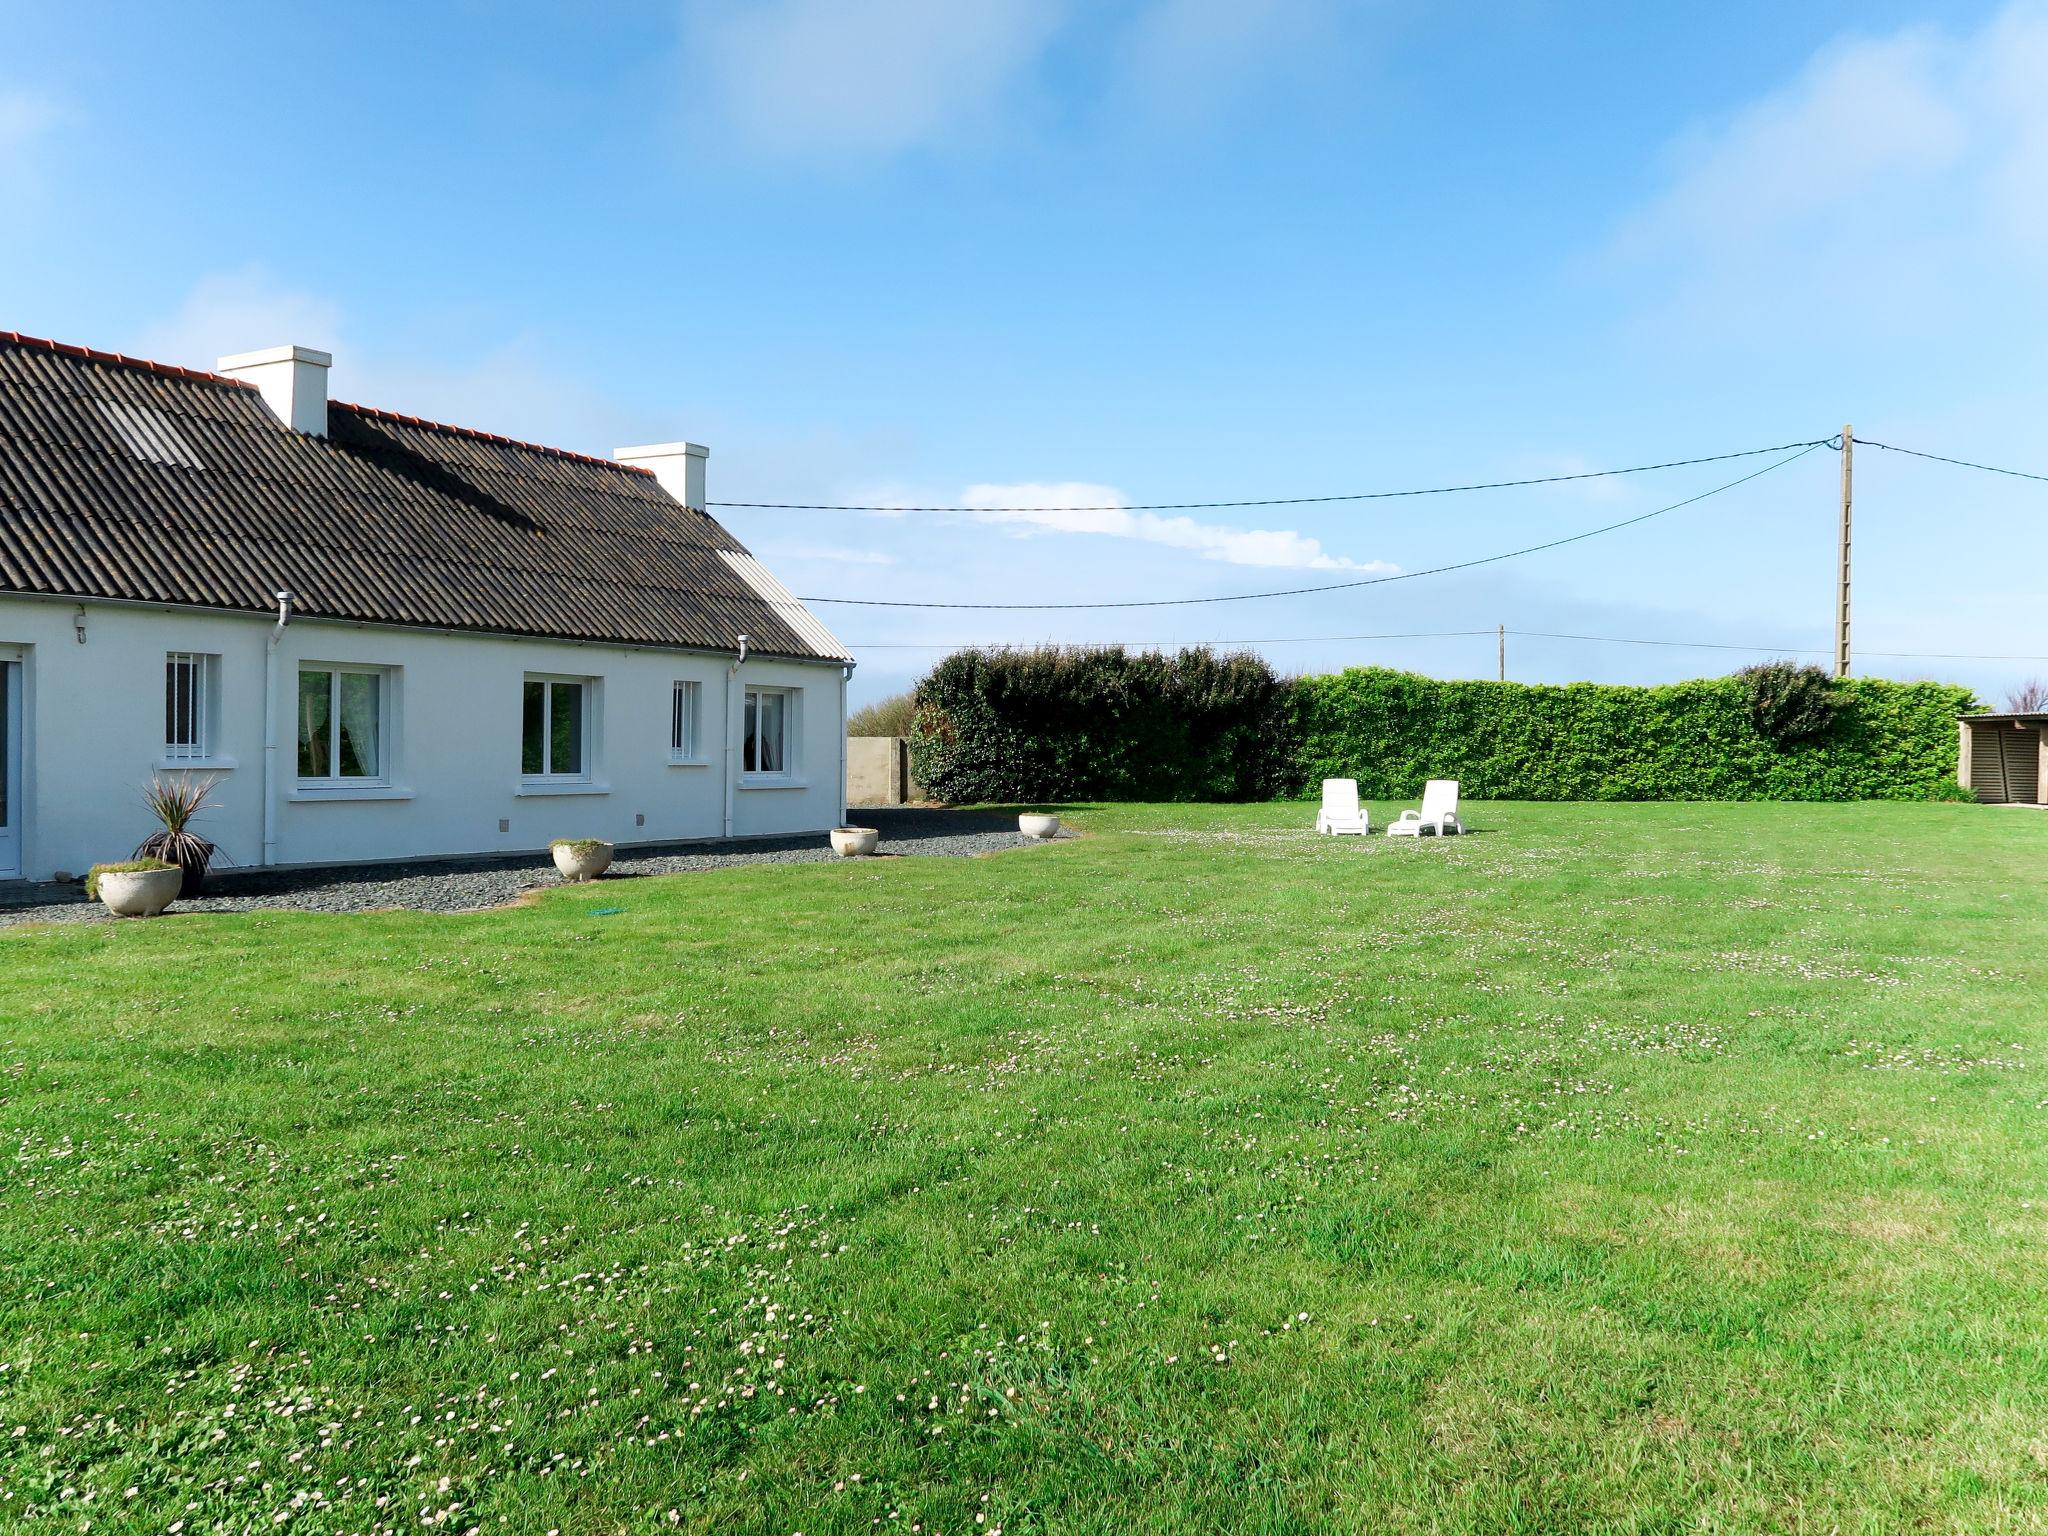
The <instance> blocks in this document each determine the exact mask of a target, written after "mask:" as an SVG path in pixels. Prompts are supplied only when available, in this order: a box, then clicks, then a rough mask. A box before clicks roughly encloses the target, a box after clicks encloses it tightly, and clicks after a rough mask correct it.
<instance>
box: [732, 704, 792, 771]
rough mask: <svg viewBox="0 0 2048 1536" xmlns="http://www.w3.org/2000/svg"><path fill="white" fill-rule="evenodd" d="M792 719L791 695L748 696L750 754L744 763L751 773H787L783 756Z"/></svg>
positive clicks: (748, 743) (747, 720) (746, 754)
mask: <svg viewBox="0 0 2048 1536" xmlns="http://www.w3.org/2000/svg"><path fill="white" fill-rule="evenodd" d="M788 716H789V695H788V694H785V693H756V692H754V691H753V690H752V689H749V690H748V692H747V714H746V752H745V755H744V756H743V758H742V759H741V762H742V765H743V766H744V767H745V769H746V771H747V772H749V773H784V772H787V771H788V765H787V762H786V759H785V757H784V753H783V745H784V740H785V737H786V735H787V724H788Z"/></svg>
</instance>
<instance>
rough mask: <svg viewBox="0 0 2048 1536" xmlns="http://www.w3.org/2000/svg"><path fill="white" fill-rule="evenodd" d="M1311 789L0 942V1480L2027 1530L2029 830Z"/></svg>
mask: <svg viewBox="0 0 2048 1536" xmlns="http://www.w3.org/2000/svg"><path fill="white" fill-rule="evenodd" d="M1385 809H1386V808H1381V807H1376V808H1375V812H1376V816H1382V815H1384V813H1385ZM1312 814H1313V810H1312V808H1311V807H1305V806H1298V805H1297V806H1252V807H1244V808H1209V807H1181V806H1170V807H1143V808H1140V807H1106V808H1088V809H1083V810H1081V811H1079V812H1078V813H1077V814H1075V815H1074V817H1073V820H1074V821H1075V822H1076V823H1078V824H1079V825H1080V826H1081V827H1082V828H1084V829H1085V830H1086V831H1087V832H1088V834H1089V835H1088V836H1087V837H1086V838H1085V839H1082V840H1079V841H1075V842H1070V843H1063V844H1060V845H1057V846H1054V847H1051V848H1047V849H1043V850H1037V851H1032V852H1021V853H1013V854H1005V855H1001V856H999V857H996V858H991V859H982V860H974V861H965V860H909V859H906V860H894V861H885V862H867V863H847V864H829V865H828V864H817V865H805V866H780V867H754V868H748V869H743V870H736V871H727V872H722V873H716V874H695V875H683V876H678V877H673V878H669V879H664V880H647V881H630V882H623V881H622V882H613V883H603V884H599V885H596V886H593V887H589V888H578V889H568V890H563V891H561V892H559V893H556V894H553V895H550V896H549V897H548V898H547V899H546V900H544V901H542V902H541V903H539V904H538V905H537V906H534V907H530V908H522V909H515V910H508V911H503V912H496V913H490V914H484V915H478V916H471V917H455V918H450V917H432V916H425V915H418V914H392V915H380V916H373V917H350V918H334V917H319V916H311V915H286V914H279V915H273V916H245V917H186V918H172V919H166V920H164V921H161V922H156V923H131V924H122V925H105V926H93V927H75V928H62V929H43V930H18V931H13V932H6V933H0V1042H4V1046H0V1062H4V1067H5V1078H4V1081H0V1126H4V1129H5V1134H6V1136H7V1139H8V1140H9V1142H10V1143H11V1144H13V1146H14V1147H15V1152H14V1154H13V1159H12V1162H11V1165H10V1166H9V1168H8V1171H7V1177H6V1180H5V1184H4V1186H0V1526H6V1527H11V1528H16V1529H28V1530H37V1531H40V1530H50V1531H66V1532H70V1531H86V1530H90V1531H92V1532H115V1531H131V1530H132V1531H151V1532H179V1531H181V1530H182V1531H183V1532H201V1531H209V1530H233V1531H243V1530H248V1531H259V1530H260V1531H275V1530H279V1529H283V1530H289V1531H293V1532H298V1531H305V1532H315V1531H357V1532H361V1531H383V1530H390V1531H398V1530H404V1531H416V1530H421V1529H437V1530H442V1531H449V1532H458V1533H459V1532H467V1531H472V1530H475V1531H479V1532H484V1533H488V1532H501V1531H502V1532H522V1533H524V1532H531V1533H534V1536H544V1533H547V1532H550V1531H559V1532H561V1533H563V1536H572V1533H583V1532H599V1531H655V1530H663V1531H667V1530H674V1529H678V1528H680V1529H682V1530H701V1531H710V1530H717V1531H721V1532H725V1531H746V1532H753V1531H759V1532H771V1533H787V1532H792V1531H802V1532H805V1533H813V1536H814V1533H818V1532H826V1531H874V1530H876V1529H881V1530H891V1529H893V1530H898V1531H903V1532H917V1533H918V1536H932V1533H936V1532H943V1533H966V1536H972V1533H989V1532H992V1531H994V1530H996V1529H998V1528H1000V1529H1001V1530H1002V1531H1004V1532H1007V1533H1009V1536H1022V1533H1026V1532H1038V1531H1099V1532H1120V1533H1121V1532H1132V1531H1163V1532H1181V1531H1206V1530H1243V1531H1293V1530H1301V1531H1309V1530H1314V1531H1328V1530H1348V1531H1373V1532H1380V1531H1429V1532H1455V1531H1487V1532H1493V1531H1539V1530H1540V1531H1560V1532H1578V1531H1659V1532H1665V1531H1668V1532H1679V1531H1684V1532H1705V1531H1751V1530H1755V1531H1799V1532H1815V1533H1818V1532H1831V1531H1845V1532H1848V1531H1856V1532H1862V1531H1868V1532H1896V1531H1901V1530H1908V1529H1911V1530H1939V1531H1959V1532H1960V1531H1971V1532H1976V1531H2000V1530H2042V1529H2048V1345H2044V1338H2048V1071H2044V1054H2048V963H2044V959H2043V951H2044V941H2048V879H2044V876H2048V816H2041V815H2036V814H2032V813H2028V812H2024V811H2014V810H1997V809H1990V808H1979V807H1972V806H1955V805H1855V806H1789V805H1750V806H1724V805H1626V806H1622V805H1613V806H1536V805H1492V806H1474V807H1471V808H1470V819H1471V821H1472V822H1473V824H1474V825H1475V826H1476V827H1477V828H1478V829H1480V830H1479V835H1475V836H1472V837H1468V838H1464V839H1458V840H1449V841H1445V842H1441V843H1439V842H1435V841H1425V842H1421V843H1405V842H1395V841H1391V840H1389V839H1387V838H1384V837H1375V838H1373V839H1371V840H1369V841H1365V842H1361V841H1359V840H1357V839H1343V840H1330V839H1318V838H1316V837H1314V836H1312V835H1311V834H1310V833H1309V832H1308V831H1307V830H1306V826H1307V824H1308V822H1309V821H1310V820H1311V818H1312ZM603 908H623V910H622V911H619V912H617V913H615V914H612V915H600V912H599V909H603ZM180 1521H182V1522H183V1523H182V1527H181V1526H180V1525H179V1524H178V1523H177V1522H180Z"/></svg>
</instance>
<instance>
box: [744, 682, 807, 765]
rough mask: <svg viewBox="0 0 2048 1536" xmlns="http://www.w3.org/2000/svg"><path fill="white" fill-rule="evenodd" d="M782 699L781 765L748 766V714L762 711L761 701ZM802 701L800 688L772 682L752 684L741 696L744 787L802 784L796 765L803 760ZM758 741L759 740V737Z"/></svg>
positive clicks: (802, 694)
mask: <svg viewBox="0 0 2048 1536" xmlns="http://www.w3.org/2000/svg"><path fill="white" fill-rule="evenodd" d="M771 696H772V697H779V698H780V699H781V700H782V701H783V703H782V766H781V767H780V768H774V769H768V770H763V769H760V768H752V767H749V766H748V765H747V712H748V710H749V709H755V710H758V709H759V707H760V706H759V704H758V702H757V701H758V700H759V699H761V698H764V697H771ZM803 701H804V691H803V689H801V688H784V687H778V686H776V685H774V684H770V683H749V684H747V686H746V691H745V692H744V693H742V694H741V695H740V725H739V730H740V742H739V747H740V782H741V783H744V784H768V785H789V784H796V783H799V782H801V781H800V779H799V778H798V775H797V771H796V765H797V764H798V763H799V762H800V761H802V752H801V748H802V745H803V718H804V716H803ZM757 739H758V738H757Z"/></svg>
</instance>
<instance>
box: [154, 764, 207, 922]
mask: <svg viewBox="0 0 2048 1536" xmlns="http://www.w3.org/2000/svg"><path fill="white" fill-rule="evenodd" d="M219 782H220V780H218V779H213V778H206V779H193V778H190V777H188V776H185V775H182V774H181V775H176V776H172V775H169V774H162V773H153V774H151V775H150V777H149V788H148V789H146V790H144V791H143V792H142V803H143V804H144V805H146V806H148V807H149V813H150V815H152V816H154V817H155V818H156V819H157V820H158V821H160V822H162V823H163V826H164V829H163V831H161V832H152V833H150V834H149V836H147V837H145V838H144V839H143V840H142V841H141V842H140V843H138V844H136V847H135V857H136V858H138V859H161V860H163V861H165V862H167V863H170V864H175V865H176V866H177V867H178V868H179V869H181V870H183V871H184V872H185V879H184V882H183V884H182V885H181V886H180V887H179V889H178V894H179V895H180V896H185V897H191V896H197V895H198V894H199V888H200V886H202V885H204V884H205V883H206V872H207V870H209V869H210V868H212V867H213V856H214V854H215V853H216V852H217V851H218V850H217V849H215V847H214V846H213V844H212V843H209V842H208V841H207V840H206V839H205V838H203V837H201V836H200V835H199V834H198V833H196V832H194V831H193V830H192V819H193V818H194V817H195V816H197V815H198V814H199V813H200V812H201V811H206V810H211V809H212V808H213V802H212V801H211V800H209V799H207V798H206V797H207V796H208V795H210V794H212V793H213V786H214V785H216V784H218V783H219Z"/></svg>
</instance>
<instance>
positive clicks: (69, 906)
mask: <svg viewBox="0 0 2048 1536" xmlns="http://www.w3.org/2000/svg"><path fill="white" fill-rule="evenodd" d="M852 815H853V821H854V824H855V825H858V826H863V827H874V828H876V829H878V830H879V831H880V832H881V834H882V841H881V845H880V847H879V848H878V850H877V851H878V852H879V853H881V854H885V855H888V854H895V855H903V856H908V857H915V858H933V857H936V858H970V857H973V856H974V855H977V854H983V853H1000V852H1002V851H1003V850H1005V849H1010V848H1035V847H1038V846H1039V844H1038V842H1037V840H1036V839H1033V838H1028V837H1025V836H1023V835H1022V834H1021V833H1019V832H1018V830H1017V818H1016V817H1015V816H1014V815H1004V814H1002V813H1000V812H995V811H948V810H924V809H919V808H915V807H909V806H889V807H872V808H868V809H859V808H856V809H855V810H854V812H853V813H852ZM1071 835H1072V834H1071V833H1067V832H1062V833H1061V836H1062V837H1067V836H1071ZM834 856H835V855H834V854H833V852H832V850H831V848H830V847H828V846H827V845H826V841H825V835H824V834H823V833H822V832H818V833H809V834H806V835H804V836H800V837H777V838H755V839H750V840H746V841H732V842H702V843H670V844H662V845H655V846H649V847H642V848H636V849H634V850H633V851H632V852H631V853H630V854H621V855H620V856H619V858H618V860H617V862H615V863H614V864H613V865H612V867H611V872H610V873H609V874H608V875H606V876H605V879H606V880H620V879H633V878H635V877H637V876H641V875H673V874H680V873H683V872H684V871H687V870H698V869H726V868H730V867H732V866H735V865H740V864H815V863H821V862H823V861H825V860H828V859H831V858H833V857H834ZM561 884H562V880H561V877H560V876H559V875H557V874H556V873H555V866H554V863H553V861H552V860H551V859H550V858H549V857H548V855H547V854H545V853H541V854H510V855H503V856H489V857H478V858H473V859H442V860H434V861H422V862H413V863H397V864H365V865H358V866H356V867H354V868H349V869H302V870H270V871H255V870H224V871H219V872H216V873H215V874H214V875H213V876H212V877H211V878H210V879H209V880H208V881H207V894H206V895H204V896H200V897H197V898H195V899H193V900H191V901H181V902H179V903H178V904H177V905H176V906H175V907H173V908H172V909H171V911H172V912H173V913H177V912H255V911H265V910H269V911H280V910H282V911H295V912H372V911H377V910H380V909H384V908H390V907H407V908H410V909H412V910H413V911H416V912H474V911H478V910H480V909H483V908H486V907H501V906H504V905H505V904H507V903H508V902H513V901H517V900H518V899H519V898H520V897H521V896H523V895H524V894H526V893H527V892H528V891H536V890H548V889H551V888H553V887H555V886H559V885H561ZM48 889H49V888H48V887H43V888H40V890H39V892H38V894H43V893H46V892H47V891H48ZM68 889H69V890H70V892H71V893H72V894H69V895H68V896H66V897H64V898H61V899H58V900H54V901H47V902H42V903H39V904H33V905H22V906H0V927H6V926H9V925H12V924H18V923H53V922H112V921H113V919H112V918H110V917H109V916H108V915H107V911H106V909H105V908H104V907H102V906H101V905H100V904H99V903H98V902H96V901H87V900H86V899H85V895H84V893H83V891H82V890H79V889H78V888H77V887H70V888H68Z"/></svg>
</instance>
